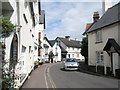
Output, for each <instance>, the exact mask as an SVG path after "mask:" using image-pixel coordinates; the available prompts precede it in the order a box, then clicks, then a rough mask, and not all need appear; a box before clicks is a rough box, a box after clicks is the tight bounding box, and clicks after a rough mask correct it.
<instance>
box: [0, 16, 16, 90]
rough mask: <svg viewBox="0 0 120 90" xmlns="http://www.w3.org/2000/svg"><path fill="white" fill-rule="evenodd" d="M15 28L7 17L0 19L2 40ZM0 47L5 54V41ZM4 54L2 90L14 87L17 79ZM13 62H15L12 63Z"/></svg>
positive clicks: (0, 68) (1, 68)
mask: <svg viewBox="0 0 120 90" xmlns="http://www.w3.org/2000/svg"><path fill="white" fill-rule="evenodd" d="M14 28H15V26H14V25H13V24H12V23H11V22H10V20H9V19H8V18H7V17H0V35H2V38H4V40H5V38H6V37H9V36H10V34H11V32H13V30H14ZM0 44H1V45H2V49H3V51H4V52H5V41H4V43H3V42H1V43H0ZM4 58H5V54H3V55H2V67H0V70H2V89H3V90H8V89H13V88H14V87H15V85H16V84H15V83H16V82H15V80H16V79H17V78H18V76H17V74H15V70H14V69H13V68H11V67H9V60H5V59H4ZM14 62H15V61H14Z"/></svg>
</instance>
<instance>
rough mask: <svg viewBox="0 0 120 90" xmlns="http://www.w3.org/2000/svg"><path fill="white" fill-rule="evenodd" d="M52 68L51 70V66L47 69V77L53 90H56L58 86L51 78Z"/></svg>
mask: <svg viewBox="0 0 120 90" xmlns="http://www.w3.org/2000/svg"><path fill="white" fill-rule="evenodd" d="M50 68H51V65H50V66H49V67H48V68H47V72H48V73H47V75H48V79H49V81H50V84H51V86H52V88H53V89H54V88H56V85H55V83H54V81H53V80H52V78H51V76H50Z"/></svg>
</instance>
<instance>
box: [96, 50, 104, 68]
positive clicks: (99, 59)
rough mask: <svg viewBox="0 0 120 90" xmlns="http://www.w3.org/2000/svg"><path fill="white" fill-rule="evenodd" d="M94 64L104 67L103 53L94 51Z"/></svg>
mask: <svg viewBox="0 0 120 90" xmlns="http://www.w3.org/2000/svg"><path fill="white" fill-rule="evenodd" d="M96 64H97V65H100V66H103V65H104V53H103V51H96Z"/></svg>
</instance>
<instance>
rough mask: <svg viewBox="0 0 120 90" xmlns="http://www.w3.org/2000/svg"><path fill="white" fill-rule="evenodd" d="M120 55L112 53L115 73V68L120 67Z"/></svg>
mask: <svg viewBox="0 0 120 90" xmlns="http://www.w3.org/2000/svg"><path fill="white" fill-rule="evenodd" d="M118 58H119V55H118V53H113V54H112V60H113V74H114V75H115V69H118V68H119V62H118Z"/></svg>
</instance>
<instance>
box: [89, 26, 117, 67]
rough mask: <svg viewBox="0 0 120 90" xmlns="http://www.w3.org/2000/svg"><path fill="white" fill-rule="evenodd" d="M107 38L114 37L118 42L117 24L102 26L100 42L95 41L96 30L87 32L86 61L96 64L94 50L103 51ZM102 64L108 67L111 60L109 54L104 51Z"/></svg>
mask: <svg viewBox="0 0 120 90" xmlns="http://www.w3.org/2000/svg"><path fill="white" fill-rule="evenodd" d="M108 38H114V39H115V40H116V42H118V24H113V25H111V26H108V27H105V28H102V43H96V31H94V32H91V33H88V51H89V52H88V63H89V65H94V66H95V65H96V51H103V48H104V46H105V45H106V43H107V41H108ZM103 53H104V64H105V66H108V67H110V66H111V61H110V57H109V55H108V54H107V53H106V52H105V51H104V52H103Z"/></svg>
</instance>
